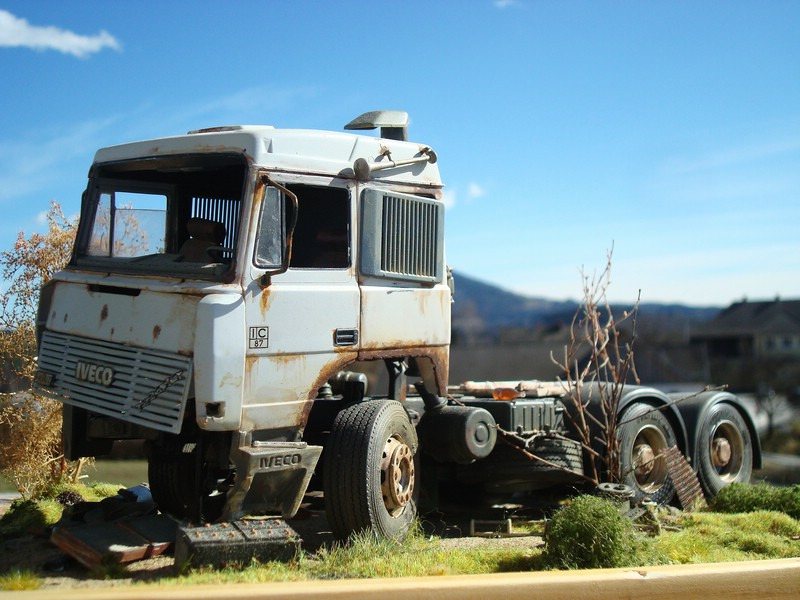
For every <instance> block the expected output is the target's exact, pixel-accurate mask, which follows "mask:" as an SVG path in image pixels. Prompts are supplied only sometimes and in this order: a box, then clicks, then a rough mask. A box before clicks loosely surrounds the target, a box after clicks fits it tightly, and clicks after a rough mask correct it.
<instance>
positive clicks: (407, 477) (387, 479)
mask: <svg viewBox="0 0 800 600" xmlns="http://www.w3.org/2000/svg"><path fill="white" fill-rule="evenodd" d="M381 492H382V494H383V503H384V505H385V506H386V510H387V511H389V514H390V515H392V516H397V515H398V514H400V513H401V512H402V511H403V508H405V506H406V505H407V504H408V503H409V502H411V497H412V496H413V494H414V453H413V452H412V451H411V448H409V447H408V445H407V444H405V443H404V442H403V441H402V440H400V439H398V438H396V437H390V438H389V439H388V440H386V444H385V445H384V446H383V455H382V458H381Z"/></svg>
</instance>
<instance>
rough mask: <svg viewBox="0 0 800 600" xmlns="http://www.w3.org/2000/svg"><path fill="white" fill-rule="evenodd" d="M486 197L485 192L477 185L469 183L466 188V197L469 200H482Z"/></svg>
mask: <svg viewBox="0 0 800 600" xmlns="http://www.w3.org/2000/svg"><path fill="white" fill-rule="evenodd" d="M485 195H486V190H485V189H484V188H483V186H481V185H480V184H478V183H475V182H474V181H472V182H470V184H469V186H468V187H467V196H469V197H470V199H471V200H477V199H478V198H483V197H484V196H485Z"/></svg>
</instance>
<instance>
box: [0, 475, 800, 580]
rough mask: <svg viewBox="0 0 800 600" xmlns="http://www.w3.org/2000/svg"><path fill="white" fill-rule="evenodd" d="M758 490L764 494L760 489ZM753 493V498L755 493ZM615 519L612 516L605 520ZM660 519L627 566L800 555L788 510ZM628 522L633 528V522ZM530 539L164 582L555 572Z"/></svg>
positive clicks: (426, 547) (12, 514)
mask: <svg viewBox="0 0 800 600" xmlns="http://www.w3.org/2000/svg"><path fill="white" fill-rule="evenodd" d="M119 487H120V486H119V485H108V484H105V485H93V486H88V487H87V486H77V487H76V486H59V487H57V488H55V489H54V490H52V492H51V493H53V494H56V493H57V492H59V491H65V490H73V491H75V490H77V491H78V492H79V493H80V494H81V496H83V497H84V498H86V499H87V500H90V499H100V498H102V497H104V496H106V495H109V494H113V493H115V492H116V490H117V489H118V488H119ZM752 487H754V488H756V489H757V490H762V488H761V487H759V486H752ZM777 489H778V490H781V489H782V488H777ZM783 489H787V488H783ZM746 492H747V493H750V492H751V490H746ZM758 493H759V494H760V497H764V496H766V497H769V494H771V493H773V491H772V490H771V489H770V490H768V491H766V492H765V491H763V490H762V491H759V492H758ZM573 504H574V502H573ZM60 515H61V507H60V505H58V503H57V502H55V501H54V500H52V499H40V500H37V501H35V502H22V501H18V502H17V503H15V505H14V506H13V507H12V509H11V510H10V511H9V513H7V514H6V516H5V517H3V519H0V536H2V537H10V536H9V535H8V534H9V532H10V531H12V530H13V531H16V533H17V534H18V535H24V534H25V533H26V532H27V531H29V530H30V528H31V527H42V526H46V525H47V524H52V523H53V522H55V521H56V520H57V519H58V518H59V517H60ZM615 516H616V515H606V516H605V518H611V517H615ZM658 519H659V521H660V523H661V525H662V528H661V531H662V533H661V534H659V535H657V536H653V537H646V536H645V535H643V534H642V533H638V532H637V534H636V536H635V543H633V544H631V545H630V546H629V547H628V548H630V550H629V551H630V552H631V555H630V560H626V564H629V565H630V566H648V565H656V564H670V563H671V564H692V563H705V562H721V561H743V560H754V559H773V558H789V557H800V520H798V519H795V518H793V517H791V516H789V515H787V514H785V513H784V512H779V511H774V510H756V511H753V512H740V513H719V512H711V510H707V511H699V512H694V513H680V514H678V515H673V514H671V513H669V512H668V511H666V510H662V511H659V512H658ZM625 525H626V526H629V524H628V523H627V522H625ZM514 527H515V529H516V530H518V531H521V530H526V529H527V530H532V531H541V522H540V521H530V522H526V521H521V522H516V523H515V525H514ZM14 528H16V529H14ZM525 539H526V540H527V539H530V541H531V543H529V544H525V545H518V546H514V547H509V546H502V545H497V544H492V543H485V544H483V543H481V544H478V545H475V544H468V545H465V547H458V548H454V547H452V546H449V545H448V546H445V545H444V544H443V543H442V541H441V540H440V539H439V538H437V537H435V536H429V535H426V534H425V533H424V532H423V531H422V529H421V527H417V528H415V530H414V531H413V532H412V534H411V535H410V536H409V537H408V539H406V540H405V541H404V542H403V543H397V542H394V541H390V540H375V539H373V538H372V537H370V536H362V537H359V538H357V539H355V540H354V541H353V542H352V543H350V544H348V545H346V546H342V545H336V546H332V547H329V548H322V549H320V550H319V551H318V552H316V553H313V554H312V553H307V552H303V553H301V554H300V556H299V557H297V558H296V559H295V560H294V561H292V562H289V563H280V562H269V563H264V564H257V563H253V564H250V565H243V566H241V565H231V566H230V567H229V568H225V569H219V570H214V569H210V568H205V569H195V570H190V571H188V572H186V573H184V574H181V575H176V576H170V577H163V578H160V579H159V580H158V583H161V584H168V585H170V584H180V585H186V584H227V583H255V582H267V581H302V580H318V579H342V578H378V577H413V576H423V577H424V576H442V575H461V574H479V573H499V572H514V571H532V570H542V569H545V568H552V566H553V565H551V564H548V562H547V561H546V560H545V557H544V556H543V552H542V548H534V547H533V540H534V539H533V538H525ZM567 562H568V561H567ZM565 564H567V563H565ZM0 570H1V569H0ZM121 574H122V575H124V573H121ZM121 574H120V573H111V572H106V573H105V574H103V573H97V574H95V575H94V576H95V577H101V578H105V577H117V576H120V575H121ZM37 585H38V583H37V576H36V574H32V573H27V572H16V571H9V572H7V573H5V574H2V575H0V589H4V590H6V589H35V586H37ZM17 586H18V587H17ZM25 586H29V587H25Z"/></svg>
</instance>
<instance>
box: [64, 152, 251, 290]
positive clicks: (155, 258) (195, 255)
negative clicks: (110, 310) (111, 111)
mask: <svg viewBox="0 0 800 600" xmlns="http://www.w3.org/2000/svg"><path fill="white" fill-rule="evenodd" d="M246 173H247V165H246V163H245V161H244V160H243V159H242V157H241V156H237V155H227V154H226V155H201V156H198V155H190V156H173V157H168V158H157V159H136V160H131V161H120V162H115V163H110V164H101V165H96V166H95V167H94V169H93V170H92V175H91V177H90V182H89V189H88V190H87V193H86V195H85V197H84V206H83V208H82V213H81V222H80V228H79V233H78V238H77V240H76V244H77V248H76V249H77V252H76V253H75V257H76V258H75V263H74V264H76V265H77V266H79V267H81V268H89V269H100V270H104V271H130V270H135V271H155V272H158V273H159V274H170V273H174V274H175V275H176V276H180V277H197V278H201V279H209V278H210V279H218V278H221V277H223V275H225V274H226V273H229V272H231V271H232V269H233V262H234V258H235V256H236V244H237V237H238V230H239V214H240V207H241V204H242V196H243V193H244V189H245V184H246Z"/></svg>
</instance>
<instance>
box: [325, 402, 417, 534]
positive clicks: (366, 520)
mask: <svg viewBox="0 0 800 600" xmlns="http://www.w3.org/2000/svg"><path fill="white" fill-rule="evenodd" d="M417 447H418V442H417V432H416V430H415V429H414V426H413V425H412V424H411V422H410V421H409V419H408V415H407V414H406V412H405V410H404V409H403V406H402V405H401V404H400V403H399V402H395V401H389V400H380V401H369V402H362V403H359V404H355V405H353V406H350V407H349V408H346V409H345V410H343V411H341V412H340V413H339V414H338V415H337V416H336V420H335V421H334V423H333V427H332V429H331V435H330V438H329V441H328V444H327V446H326V448H325V453H324V454H325V456H324V483H323V488H324V493H325V512H326V514H327V517H328V522H329V524H330V526H331V530H332V532H333V534H334V536H335V537H336V538H337V539H340V540H345V539H347V538H348V537H350V536H352V535H353V534H355V533H362V532H370V533H371V534H373V535H374V536H376V537H378V538H391V539H397V540H400V539H402V538H404V537H405V535H406V534H407V533H408V530H409V527H410V526H411V523H412V522H413V521H414V519H415V517H416V515H417V501H416V498H417V494H418V486H417V479H418V474H417V467H416V465H415V460H414V457H415V455H416V452H417Z"/></svg>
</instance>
